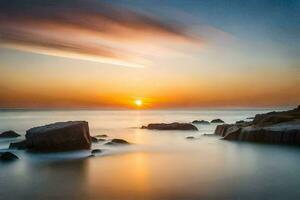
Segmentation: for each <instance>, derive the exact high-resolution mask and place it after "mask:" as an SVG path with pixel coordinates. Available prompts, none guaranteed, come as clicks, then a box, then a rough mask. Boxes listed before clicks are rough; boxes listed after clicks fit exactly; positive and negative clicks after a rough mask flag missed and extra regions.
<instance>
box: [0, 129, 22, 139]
mask: <svg viewBox="0 0 300 200" xmlns="http://www.w3.org/2000/svg"><path fill="white" fill-rule="evenodd" d="M19 136H20V135H19V134H18V133H16V132H15V131H12V130H9V131H4V132H3V133H1V134H0V138H15V137H19Z"/></svg>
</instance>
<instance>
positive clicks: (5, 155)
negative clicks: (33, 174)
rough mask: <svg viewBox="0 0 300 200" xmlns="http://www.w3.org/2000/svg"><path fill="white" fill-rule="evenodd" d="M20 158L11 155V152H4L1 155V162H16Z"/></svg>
mask: <svg viewBox="0 0 300 200" xmlns="http://www.w3.org/2000/svg"><path fill="white" fill-rule="evenodd" d="M18 159H19V158H18V156H16V155H15V154H13V153H11V152H3V153H0V161H4V162H9V161H14V160H18Z"/></svg>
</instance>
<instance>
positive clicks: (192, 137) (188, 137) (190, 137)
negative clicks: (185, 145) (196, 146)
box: [185, 136, 195, 139]
mask: <svg viewBox="0 0 300 200" xmlns="http://www.w3.org/2000/svg"><path fill="white" fill-rule="evenodd" d="M185 138H186V139H195V137H194V136H187V137H185Z"/></svg>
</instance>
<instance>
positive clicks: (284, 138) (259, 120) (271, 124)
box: [215, 106, 300, 145]
mask: <svg viewBox="0 0 300 200" xmlns="http://www.w3.org/2000/svg"><path fill="white" fill-rule="evenodd" d="M215 134H216V135H220V136H222V137H223V139H226V140H239V141H250V142H262V143H279V144H296V145H299V144H300V106H298V107H297V108H295V109H293V110H288V111H283V112H270V113H266V114H258V115H256V116H255V118H254V119H253V121H252V122H244V121H239V122H238V123H235V124H222V125H218V126H217V127H216V129H215Z"/></svg>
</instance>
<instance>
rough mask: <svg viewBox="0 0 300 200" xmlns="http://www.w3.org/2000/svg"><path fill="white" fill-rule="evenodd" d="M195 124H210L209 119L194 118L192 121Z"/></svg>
mask: <svg viewBox="0 0 300 200" xmlns="http://www.w3.org/2000/svg"><path fill="white" fill-rule="evenodd" d="M192 123H193V124H209V121H205V120H194V121H192Z"/></svg>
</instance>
